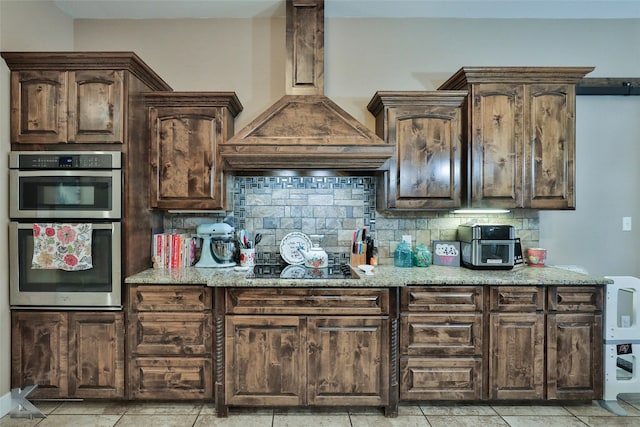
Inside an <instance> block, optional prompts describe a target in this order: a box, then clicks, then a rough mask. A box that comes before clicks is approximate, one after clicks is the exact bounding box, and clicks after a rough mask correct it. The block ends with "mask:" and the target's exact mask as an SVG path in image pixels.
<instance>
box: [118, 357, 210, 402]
mask: <svg viewBox="0 0 640 427" xmlns="http://www.w3.org/2000/svg"><path fill="white" fill-rule="evenodd" d="M212 365H213V362H212V359H211V358H137V359H133V360H132V361H131V362H130V365H129V369H130V376H129V389H130V398H131V399H144V400H203V399H212V398H213V370H212Z"/></svg>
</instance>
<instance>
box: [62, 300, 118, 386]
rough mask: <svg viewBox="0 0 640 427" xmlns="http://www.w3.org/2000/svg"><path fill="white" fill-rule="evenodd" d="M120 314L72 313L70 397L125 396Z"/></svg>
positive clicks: (70, 322)
mask: <svg viewBox="0 0 640 427" xmlns="http://www.w3.org/2000/svg"><path fill="white" fill-rule="evenodd" d="M123 317H124V316H123V314H122V313H121V312H118V313H109V312H102V313H82V312H77V313H75V312H74V313H70V314H69V338H70V339H69V343H70V344H69V396H70V397H80V398H122V397H124V322H123Z"/></svg>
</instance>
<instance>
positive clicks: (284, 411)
mask: <svg viewBox="0 0 640 427" xmlns="http://www.w3.org/2000/svg"><path fill="white" fill-rule="evenodd" d="M273 414H274V415H349V408H347V407H338V408H333V407H322V406H320V407H307V408H276V409H274V411H273Z"/></svg>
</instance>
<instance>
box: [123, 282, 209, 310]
mask: <svg viewBox="0 0 640 427" xmlns="http://www.w3.org/2000/svg"><path fill="white" fill-rule="evenodd" d="M129 308H130V310H131V311H153V312H157V311H210V310H211V308H212V293H211V288H207V287H206V286H201V285H198V286H189V285H186V286H185V285H169V286H131V287H130V288H129Z"/></svg>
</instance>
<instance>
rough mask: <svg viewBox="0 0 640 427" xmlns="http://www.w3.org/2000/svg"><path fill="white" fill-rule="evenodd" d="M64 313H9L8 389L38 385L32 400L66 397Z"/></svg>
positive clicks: (66, 349)
mask: <svg viewBox="0 0 640 427" xmlns="http://www.w3.org/2000/svg"><path fill="white" fill-rule="evenodd" d="M67 320H68V317H67V313H61V312H46V311H39V312H21V311H18V312H16V311H14V312H12V313H11V323H12V327H11V386H12V387H21V388H22V387H25V386H27V385H31V384H37V385H38V388H37V389H36V391H35V392H34V393H33V394H32V395H31V397H34V398H44V399H47V398H64V397H68V393H69V387H68V376H69V375H68V360H67V357H68V354H69V351H68V347H67V345H68V326H67Z"/></svg>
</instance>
